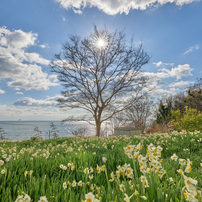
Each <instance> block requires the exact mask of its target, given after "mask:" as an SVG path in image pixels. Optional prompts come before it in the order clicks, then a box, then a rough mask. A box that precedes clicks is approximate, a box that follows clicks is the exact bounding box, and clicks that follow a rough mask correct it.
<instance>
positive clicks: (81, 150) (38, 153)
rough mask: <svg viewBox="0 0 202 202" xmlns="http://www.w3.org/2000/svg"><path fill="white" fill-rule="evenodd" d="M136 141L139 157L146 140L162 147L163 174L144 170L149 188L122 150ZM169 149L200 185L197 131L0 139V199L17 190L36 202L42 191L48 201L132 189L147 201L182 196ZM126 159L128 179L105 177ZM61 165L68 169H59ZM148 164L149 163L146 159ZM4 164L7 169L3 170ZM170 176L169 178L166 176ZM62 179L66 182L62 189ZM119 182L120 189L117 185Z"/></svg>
mask: <svg viewBox="0 0 202 202" xmlns="http://www.w3.org/2000/svg"><path fill="white" fill-rule="evenodd" d="M138 143H140V144H141V145H142V149H141V150H139V151H138V152H139V154H142V155H143V156H145V155H146V153H147V146H148V145H149V144H150V143H152V144H153V145H154V146H158V145H159V146H161V147H162V148H163V150H162V151H161V158H160V160H162V163H161V165H162V167H163V169H165V170H166V173H165V174H164V175H163V176H162V178H160V177H158V176H157V175H158V172H157V173H155V172H152V171H151V172H150V174H149V173H146V174H145V176H146V178H147V181H148V184H149V186H148V187H145V186H144V185H143V184H142V182H141V180H140V176H141V175H143V173H142V172H141V171H140V165H139V162H138V160H137V159H136V158H133V159H131V158H129V157H128V156H127V155H126V154H125V153H124V149H123V147H127V145H138ZM72 149H73V151H71V150H72ZM13 153H15V154H16V155H15V154H13ZM174 153H175V154H176V155H177V156H178V157H179V158H182V159H186V160H187V159H190V161H192V165H191V172H190V173H185V175H186V176H188V177H191V178H193V179H196V180H197V181H198V184H197V189H198V190H201V187H202V167H201V165H200V164H201V163H202V134H200V133H199V134H170V135H169V134H158V135H155V134H153V135H143V136H138V137H126V136H122V137H110V138H96V137H72V138H57V139H51V140H44V141H30V140H28V141H18V142H0V160H3V161H4V164H3V165H1V166H0V171H1V173H0V201H4V202H7V201H15V200H16V198H17V196H18V195H25V194H28V195H29V196H30V197H31V199H32V201H39V199H40V197H41V196H46V197H47V199H48V201H52V202H56V201H68V202H69V201H70V202H76V201H82V200H84V201H85V200H86V198H85V195H86V194H87V193H89V192H92V193H93V194H94V195H95V196H96V197H97V199H98V200H100V201H103V202H111V201H116V202H119V201H120V202H121V201H124V198H125V197H126V195H125V194H127V195H128V196H131V195H132V194H133V196H132V197H131V199H130V201H131V202H134V201H141V202H142V201H145V200H144V199H143V196H145V197H146V198H147V201H151V202H152V201H159V202H161V201H162V202H165V201H187V200H186V199H185V195H184V194H183V193H182V188H183V187H184V186H185V183H184V179H183V176H182V175H180V174H179V173H178V172H177V170H178V169H180V164H179V162H178V161H174V160H171V158H170V157H171V156H172V155H173V154H174ZM5 154H7V157H8V156H9V155H11V156H10V157H9V162H6V158H4V157H5V156H4V155H5ZM102 157H106V158H107V161H106V162H105V163H104V162H103V161H102V160H101V159H102ZM7 160H8V159H7ZM160 160H159V161H160ZM68 163H73V165H74V169H71V166H70V167H68V165H67V164H68ZM125 163H126V164H130V167H131V169H132V170H133V174H134V175H133V177H132V178H128V177H127V176H125V175H122V174H121V176H120V178H117V177H115V180H114V181H113V182H110V181H109V180H110V179H111V177H110V174H111V173H112V172H114V174H115V175H116V171H117V167H118V166H120V167H122V166H123V165H124V164H125ZM61 164H63V165H64V166H66V167H67V169H66V170H63V169H61V168H60V165H61ZM97 166H99V167H100V168H101V167H102V170H103V171H100V172H98V171H97V170H96V168H97ZM147 166H148V167H149V164H147ZM87 167H88V168H93V169H94V170H93V171H92V170H91V171H92V172H91V173H89V174H85V173H84V169H85V168H87ZM184 168H185V167H184ZM184 168H183V169H184ZM3 169H6V170H7V172H6V173H4V174H2V172H3V171H2V170H3ZM30 170H31V171H33V173H32V175H30V174H29V172H28V174H27V175H26V176H25V171H30ZM125 172H127V171H125ZM89 175H93V179H90V178H89ZM170 177H172V178H173V181H171V180H170V179H169V178H170ZM74 180H75V181H76V182H77V183H78V182H79V181H80V180H81V181H82V182H83V185H82V186H78V184H77V185H76V186H75V187H73V186H72V185H71V186H70V184H72V182H73V181H74ZM64 182H66V183H67V188H65V189H64V188H63V183H64ZM121 184H123V185H124V187H125V190H122V191H121V190H120V185H121ZM123 185H122V186H123ZM198 201H202V200H201V199H198Z"/></svg>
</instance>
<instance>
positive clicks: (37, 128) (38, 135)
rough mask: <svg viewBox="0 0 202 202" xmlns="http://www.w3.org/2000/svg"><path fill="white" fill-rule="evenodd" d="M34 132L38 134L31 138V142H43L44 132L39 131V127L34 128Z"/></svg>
mask: <svg viewBox="0 0 202 202" xmlns="http://www.w3.org/2000/svg"><path fill="white" fill-rule="evenodd" d="M34 131H35V132H36V134H35V136H34V137H31V140H41V139H42V137H41V133H42V131H41V130H39V127H37V126H34Z"/></svg>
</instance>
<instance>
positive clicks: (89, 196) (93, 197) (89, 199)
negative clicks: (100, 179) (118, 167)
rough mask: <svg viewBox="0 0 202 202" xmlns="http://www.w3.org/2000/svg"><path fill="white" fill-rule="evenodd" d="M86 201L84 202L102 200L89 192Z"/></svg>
mask: <svg viewBox="0 0 202 202" xmlns="http://www.w3.org/2000/svg"><path fill="white" fill-rule="evenodd" d="M85 199H86V200H85V201H84V202H100V200H98V199H96V198H95V196H94V195H93V194H92V192H89V193H88V194H86V195H85Z"/></svg>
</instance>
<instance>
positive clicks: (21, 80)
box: [0, 27, 58, 90]
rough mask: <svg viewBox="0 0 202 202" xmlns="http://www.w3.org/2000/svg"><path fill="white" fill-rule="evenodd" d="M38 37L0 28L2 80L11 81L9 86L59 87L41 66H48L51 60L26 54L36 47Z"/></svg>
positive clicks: (28, 88) (32, 87) (34, 34)
mask: <svg viewBox="0 0 202 202" xmlns="http://www.w3.org/2000/svg"><path fill="white" fill-rule="evenodd" d="M37 37H38V35H37V34H36V33H32V32H23V31H22V30H13V31H10V30H9V29H7V28H6V27H0V80H1V79H10V80H11V81H9V82H7V84H8V86H11V87H16V88H18V89H20V88H24V89H26V90H31V89H36V90H48V89H49V86H56V85H58V83H56V80H55V78H53V77H54V76H53V75H51V76H49V75H48V74H47V73H45V72H43V71H42V68H41V66H40V65H48V64H49V60H46V59H44V58H42V57H41V56H40V55H39V54H38V53H35V52H32V53H29V52H26V48H28V47H30V46H34V45H36V40H37Z"/></svg>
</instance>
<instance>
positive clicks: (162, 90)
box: [0, 0, 202, 120]
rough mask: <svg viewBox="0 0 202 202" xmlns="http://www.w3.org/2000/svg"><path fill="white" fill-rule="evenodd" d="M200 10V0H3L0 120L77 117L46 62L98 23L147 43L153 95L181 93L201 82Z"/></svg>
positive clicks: (146, 69) (0, 14)
mask: <svg viewBox="0 0 202 202" xmlns="http://www.w3.org/2000/svg"><path fill="white" fill-rule="evenodd" d="M201 11H202V2H201V1H198V0H197V1H194V0H176V1H173V0H158V1H155V0H150V1H148V0H140V1H135V0H122V1H118V0H97V1H94V0H46V1H41V0H6V1H0V120H18V119H22V120H62V119H64V118H66V117H67V116H69V115H72V114H79V113H80V112H79V111H62V110H61V109H59V108H58V107H57V106H56V101H55V100H56V98H58V97H59V96H60V90H62V86H61V85H60V83H59V81H58V80H57V76H56V75H54V74H53V73H52V72H51V71H50V67H49V62H50V61H52V59H53V56H54V54H56V53H59V52H60V50H61V45H62V44H63V43H65V42H66V41H68V37H69V35H71V34H77V35H80V36H81V37H85V36H88V35H89V34H90V33H91V32H92V31H93V25H97V27H98V28H99V27H103V26H105V27H106V28H107V29H109V31H112V32H113V31H115V30H116V29H117V30H118V31H122V30H124V32H125V34H126V38H127V39H128V40H130V38H131V37H132V36H134V40H135V44H137V45H138V44H139V42H140V41H142V42H143V45H144V49H145V51H147V52H148V53H149V55H150V56H151V59H150V61H149V63H148V64H147V65H145V66H143V68H142V70H143V71H144V73H145V75H147V76H149V77H151V78H153V80H154V82H153V83H152V85H154V86H155V89H156V91H155V92H154V95H155V96H156V97H159V96H166V95H174V94H175V93H178V92H181V91H183V90H184V89H185V88H186V87H187V86H189V85H192V84H193V82H195V81H196V79H197V78H199V77H201V76H202V66H201V64H202V57H201V56H202V37H201V36H202V25H201V21H202V12H201Z"/></svg>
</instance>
